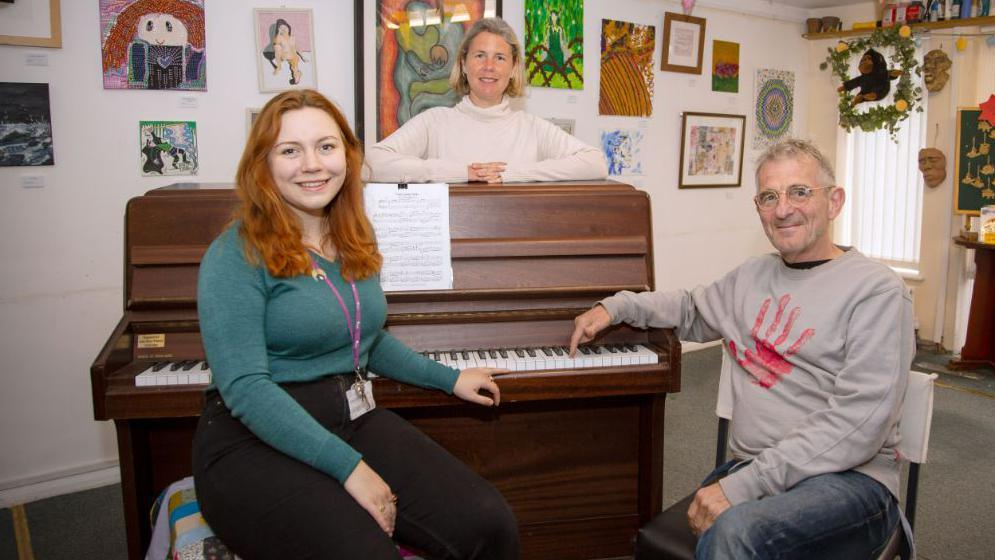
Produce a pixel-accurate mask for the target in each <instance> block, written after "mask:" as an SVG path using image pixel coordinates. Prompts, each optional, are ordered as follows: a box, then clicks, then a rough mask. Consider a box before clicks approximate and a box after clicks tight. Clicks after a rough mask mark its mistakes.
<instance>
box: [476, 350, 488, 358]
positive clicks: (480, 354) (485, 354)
mask: <svg viewBox="0 0 995 560" xmlns="http://www.w3.org/2000/svg"><path fill="white" fill-rule="evenodd" d="M477 355H478V356H480V359H482V360H486V359H487V353H486V352H484V351H483V350H477Z"/></svg>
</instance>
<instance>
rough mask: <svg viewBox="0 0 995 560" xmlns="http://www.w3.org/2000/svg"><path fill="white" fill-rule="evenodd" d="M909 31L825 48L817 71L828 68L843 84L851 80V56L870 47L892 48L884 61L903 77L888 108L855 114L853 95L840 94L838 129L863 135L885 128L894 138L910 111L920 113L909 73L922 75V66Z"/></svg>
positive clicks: (879, 34)
mask: <svg viewBox="0 0 995 560" xmlns="http://www.w3.org/2000/svg"><path fill="white" fill-rule="evenodd" d="M911 31H912V30H911V29H910V28H909V27H908V26H904V25H903V26H901V27H898V26H894V27H889V28H885V29H877V30H875V31H874V33H872V34H871V35H870V36H868V37H862V38H860V39H856V40H854V41H848V42H844V41H840V42H839V43H838V44H837V45H836V48H835V49H833V48H830V49H828V50H829V56H828V57H826V61H825V62H823V63H822V64H820V65H819V68H820V69H821V70H825V69H826V68H827V67H828V66H832V68H833V75H834V76H836V77H837V78H839V79H840V80H841V81H842V82H845V81H847V80H849V79H850V76H849V72H850V57H851V56H853V54H854V53H863V52H864V51H865V50H866V49H869V48H871V47H891V48H892V50H891V54H890V55H888V56H887V58H888V60H889V61H890V62H891V63H892V64H893V65H897V66H898V67H899V68H900V69H901V70H902V75H901V76H899V78H898V84H897V85H896V86H895V90H894V91H895V93H894V96H893V100H892V103H891V104H889V105H883V104H878V105H875V106H874V107H871V108H870V109H868V110H867V111H864V112H858V111H857V107H856V106H854V105H853V94H852V93H850V92H849V91H847V90H843V91H841V92H840V94H839V97H840V102H839V111H840V126H842V127H843V128H844V129H846V130H847V132H849V131H850V130H852V129H853V128H859V129H860V130H863V131H865V132H872V131H875V130H878V129H881V128H887V129H888V132H889V133H890V134H891V136H892V138H894V137H895V134H896V133H897V132H898V125H899V123H900V122H902V121H904V120H905V119H907V118H909V114H910V113H911V112H912V111H917V112H920V113H921V112H922V107H921V106H920V104H919V101H920V99H922V87H920V86H915V87H913V85H912V74H913V73H915V75H916V76H920V75H922V65H920V64H919V61H918V60H916V57H915V53H916V46H915V41H914V40H913V39H912V33H911ZM903 34H904V35H905V36H904V37H903V36H902V35H903Z"/></svg>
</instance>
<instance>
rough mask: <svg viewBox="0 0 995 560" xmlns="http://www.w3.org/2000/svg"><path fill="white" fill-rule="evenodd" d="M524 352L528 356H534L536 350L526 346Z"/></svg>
mask: <svg viewBox="0 0 995 560" xmlns="http://www.w3.org/2000/svg"><path fill="white" fill-rule="evenodd" d="M525 353H526V354H528V355H529V357H530V358H535V357H536V351H535V350H533V349H531V348H526V349H525Z"/></svg>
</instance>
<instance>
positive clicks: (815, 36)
mask: <svg viewBox="0 0 995 560" xmlns="http://www.w3.org/2000/svg"><path fill="white" fill-rule="evenodd" d="M985 25H995V16H985V17H975V18H965V19H948V20H944V21H928V22H925V23H911V24H909V27H911V28H912V31H913V32H922V31H930V30H932V29H951V28H954V27H972V26H985ZM873 32H874V29H851V30H849V31H833V32H830V33H803V34H802V37H804V38H806V39H811V40H819V39H840V38H844V37H857V36H859V35H870V34H871V33H873Z"/></svg>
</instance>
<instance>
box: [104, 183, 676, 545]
mask: <svg viewBox="0 0 995 560" xmlns="http://www.w3.org/2000/svg"><path fill="white" fill-rule="evenodd" d="M449 194H450V197H449V203H450V232H451V238H452V266H453V272H454V283H453V288H452V289H450V290H440V291H408V292H392V293H388V294H387V300H388V318H387V325H388V329H389V330H390V332H392V333H393V334H394V335H395V336H397V338H399V339H400V340H402V341H404V342H405V343H407V344H408V345H410V346H411V347H412V348H414V349H415V350H418V351H420V352H425V353H427V354H428V355H430V356H433V357H436V358H440V357H444V356H446V355H449V356H452V357H454V358H455V357H458V356H461V355H464V353H470V354H471V355H472V353H476V354H477V355H479V356H481V357H485V356H488V355H492V354H490V352H491V351H493V350H494V349H525V350H530V349H531V350H532V351H533V352H534V353H537V354H538V355H539V356H540V357H541V356H542V353H541V352H543V351H548V349H558V348H559V349H562V347H563V346H565V345H566V344H567V343H568V340H569V335H570V333H571V332H572V329H573V318H574V317H575V316H576V315H577V314H579V313H581V312H583V311H585V310H586V309H588V308H590V307H591V305H593V304H594V302H596V301H598V300H599V299H601V298H603V297H605V296H608V295H611V294H613V293H615V292H616V291H618V290H623V289H627V290H633V291H643V290H650V289H653V252H652V238H653V236H652V232H651V228H650V224H651V221H650V203H649V197H648V196H647V195H646V193H644V192H641V191H639V190H636V189H634V188H633V187H631V186H628V185H623V184H620V183H613V182H595V183H590V182H587V183H554V184H507V185H502V186H497V187H489V186H479V185H452V186H451V187H450V191H449ZM236 202H237V200H236V196H235V194H234V191H233V190H231V189H226V188H218V187H216V186H210V187H207V188H205V187H198V186H195V185H193V186H190V185H188V186H186V187H185V188H168V187H167V188H162V189H156V190H152V191H150V192H148V193H146V194H145V195H144V196H139V197H136V198H133V199H131V200H130V201H129V202H128V205H127V213H126V216H125V252H124V258H125V263H124V273H125V279H124V286H125V289H124V316H123V317H122V319H121V321H120V322H119V323H118V325H117V327H116V328H115V329H114V331H113V333H111V335H110V337H109V338H108V339H107V342H106V344H105V345H104V347H103V349H101V351H100V354H99V356H98V357H97V358H96V360H95V361H94V363H93V365H92V367H91V369H90V375H91V383H92V389H93V407H94V417H95V418H96V419H97V420H113V421H114V423H115V426H116V428H117V441H118V452H119V455H120V467H121V485H122V490H123V497H124V511H125V521H126V528H127V537H128V554H129V557H130V558H132V559H139V558H142V557H143V555H144V550H145V548H146V547H147V545H148V543H149V539H150V530H151V528H150V523H149V510H150V508H151V506H152V503H153V500H154V499H155V497H156V495H157V494H158V493H159V492H160V491H161V490H163V489H164V488H165V487H166V486H168V485H169V484H170V483H172V482H173V481H175V480H178V479H180V478H182V477H184V476H188V475H189V474H190V473H191V465H190V445H191V439H192V435H193V431H194V428H195V425H196V421H197V416H198V415H199V413H200V411H201V406H202V403H203V391H204V388H205V385H203V384H202V382H203V381H204V378H203V377H204V376H203V375H201V374H200V373H198V372H199V371H200V370H199V368H196V367H195V368H194V369H190V368H191V366H194V365H195V364H198V363H199V361H202V360H203V359H204V351H203V348H202V346H201V339H200V333H199V330H198V323H197V310H196V298H197V293H196V286H197V271H198V266H199V263H200V259H201V257H202V256H203V254H204V252H205V251H206V249H207V247H208V245H209V244H210V242H211V240H213V239H214V237H215V236H217V235H218V233H220V232H221V231H222V229H223V228H224V227H225V225H226V224H227V223H228V222H229V220H230V218H231V215H232V210H233V208H234V206H235V204H236ZM596 342H598V343H599V344H600V345H601V346H600V350H599V352H604V353H607V352H609V351H610V352H615V351H619V352H620V353H622V352H625V351H626V349H635V348H639V349H641V350H645V349H649V350H650V351H651V353H652V354H654V355H655V356H654V358H655V359H654V360H651V361H652V362H655V363H645V362H644V361H642V360H631V361H629V360H628V359H623V360H622V361H614V362H613V361H611V359H612V357H611V356H609V357H606V358H605V359H604V360H603V361H601V362H598V364H597V365H594V366H592V365H591V363H590V362H587V363H584V364H581V366H582V367H577V364H576V363H572V362H568V361H565V359H564V358H563V357H562V356H557V358H554V359H552V360H550V361H547V362H545V364H546V365H545V366H540V369H536V368H535V366H534V365H533V366H530V367H529V368H528V369H527V370H524V369H523V370H522V371H514V372H512V373H509V374H507V375H504V376H501V377H500V378H499V380H498V384H499V386H500V388H501V406H500V407H497V408H496V409H491V408H484V407H481V406H479V405H475V404H469V403H465V402H463V401H461V400H459V399H458V398H456V397H452V396H449V395H446V394H443V393H441V392H437V391H429V390H424V389H420V388H416V387H412V386H408V385H403V384H400V383H397V382H394V381H391V380H389V379H386V378H380V379H377V380H376V381H375V389H374V391H375V394H376V399H377V403H378V405H379V406H385V407H388V408H391V409H393V410H395V411H396V412H398V413H400V414H401V415H402V416H404V417H405V418H407V419H409V420H410V421H411V422H412V423H414V424H415V425H416V426H418V427H419V428H420V429H421V430H422V431H424V432H425V433H426V434H428V435H429V436H430V437H432V438H433V439H435V440H436V441H438V442H439V443H440V444H441V445H443V446H444V447H445V448H446V449H448V450H449V451H450V452H452V453H453V454H454V455H455V456H457V457H459V458H460V459H461V460H463V461H465V462H466V463H467V464H469V465H470V466H471V467H472V468H474V469H475V470H476V471H477V472H479V473H480V474H481V475H482V476H484V477H485V478H487V479H488V480H490V481H491V482H493V483H494V484H495V485H496V486H497V488H498V489H499V490H500V491H501V492H502V493H503V494H504V496H505V497H506V498H507V500H508V502H509V503H510V504H511V507H512V509H513V510H514V512H515V515H516V516H517V518H518V521H519V525H520V532H521V540H522V557H523V558H526V559H542V560H548V559H557V560H569V559H587V558H607V557H615V556H622V555H628V554H631V553H632V539H633V537H634V535H635V533H636V530H637V529H638V527H639V526H640V525H641V524H642V523H644V522H646V521H648V520H649V519H650V517H651V516H652V514H653V513H654V512H658V511H660V510H661V505H662V503H661V502H662V482H663V481H662V478H663V420H664V400H665V397H666V394H667V393H669V392H676V391H679V390H680V346H679V343H678V341H677V339H676V338H675V336H674V333H673V331H672V330H670V329H649V330H639V329H634V328H630V327H626V326H619V327H614V328H612V329H609V330H608V331H606V332H605V333H604V334H603V336H601V337H599V339H598V340H597V341H596ZM533 352H530V354H531V353H533ZM170 362H173V363H181V364H183V365H184V367H185V368H186V370H184V369H183V368H180V369H178V370H177V371H178V374H177V375H176V376H173V377H171V378H170V379H171V381H170V383H171V384H169V385H165V386H162V385H154V384H152V385H150V384H145V383H142V384H141V385H139V384H138V382H136V377H137V376H138V375H139V374H140V373H141V372H143V371H145V370H147V369H149V368H150V367H151V366H152V365H153V364H159V365H157V367H163V366H164V365H166V364H167V363H170ZM172 367H174V366H170V368H172ZM170 368H167V371H168V369H170ZM543 368H545V369H543ZM184 371H188V374H187V375H183V372H184ZM193 373H198V374H197V375H190V374H193Z"/></svg>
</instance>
